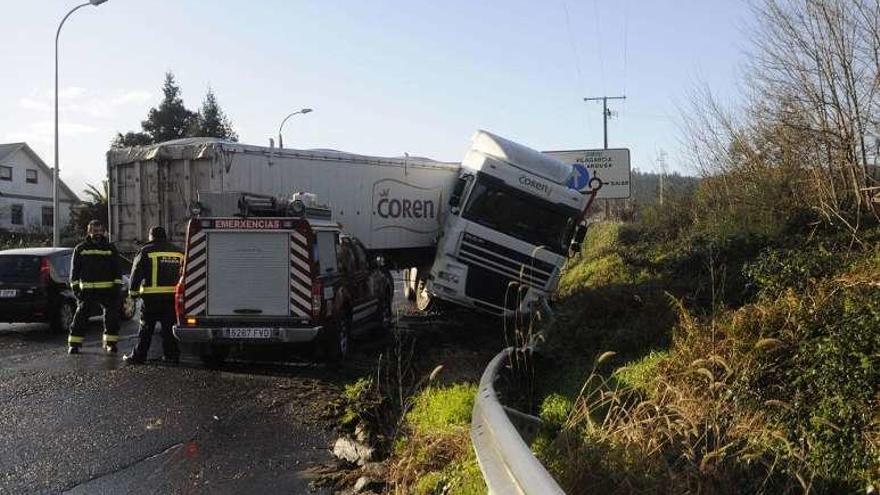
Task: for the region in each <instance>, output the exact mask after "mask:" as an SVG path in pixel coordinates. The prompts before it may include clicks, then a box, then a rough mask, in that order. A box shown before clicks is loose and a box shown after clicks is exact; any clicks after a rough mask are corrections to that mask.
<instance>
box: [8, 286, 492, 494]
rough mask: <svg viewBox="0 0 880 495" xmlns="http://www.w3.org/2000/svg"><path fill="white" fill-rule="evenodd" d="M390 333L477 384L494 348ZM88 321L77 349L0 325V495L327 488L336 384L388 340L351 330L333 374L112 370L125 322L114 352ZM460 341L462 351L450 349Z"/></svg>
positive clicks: (434, 323) (426, 321)
mask: <svg viewBox="0 0 880 495" xmlns="http://www.w3.org/2000/svg"><path fill="white" fill-rule="evenodd" d="M395 278H396V279H397V284H396V285H397V287H396V291H395V294H396V298H395V305H394V306H395V307H394V309H395V313H396V314H397V315H398V316H399V317H400V318H401V319H400V321H399V322H398V326H397V328H398V331H399V332H400V333H398V335H402V334H405V333H408V334H409V335H415V334H417V335H418V340H419V342H420V347H421V349H422V351H420V352H419V353H417V355H418V356H427V357H426V358H424V359H426V360H427V361H429V362H426V363H425V364H424V367H425V368H426V369H427V370H428V371H430V370H431V369H433V368H434V366H436V365H437V364H445V365H450V364H452V363H453V362H454V363H456V364H455V366H447V369H446V371H444V373H443V377H442V378H444V379H446V380H449V381H450V382H452V381H459V380H462V379H473V378H474V377H478V376H479V373H480V372H481V370H482V368H483V367H484V366H485V363H486V362H487V361H488V358H489V357H491V355H492V354H494V353H495V352H497V349H498V348H499V346H500V342H499V341H498V336H497V335H496V332H494V331H492V332H490V333H488V334H487V333H485V332H484V333H480V332H475V331H474V330H473V329H474V328H477V327H479V325H474V324H472V323H466V324H464V323H462V322H460V321H459V322H455V323H453V322H452V321H445V322H444V320H443V318H439V319H438V318H437V317H436V316H435V315H429V316H424V317H419V316H415V317H412V316H402V315H404V313H406V312H407V311H411V310H409V309H408V305H407V303H406V302H404V301H403V300H402V297H401V296H402V290H401V288H402V287H401V281H400V278H399V276H397V277H395ZM100 327H101V324H100V318H93V319H92V322H91V328H90V331H89V332H88V333H87V335H86V342H85V345H84V347H83V350H82V353H81V354H80V355H78V356H68V355H67V353H66V338H67V336H66V335H65V334H53V333H51V332H50V330H49V328H48V326H46V325H8V324H0V494H6V493H10V494H12V493H15V494H19V493H75V494H94V493H97V494H101V493H107V494H120V493H132V494H140V493H146V494H154V493H155V494H160V493H161V494H166V493H172V494H177V493H179V494H191V493H192V494H200V493H211V494H214V493H221V494H222V493H259V492H263V493H272V494H275V493H326V491H320V490H319V491H315V492H310V491H309V482H310V481H311V479H312V476H311V475H310V473H312V472H314V470H310V468H312V467H313V466H315V465H318V464H321V463H326V462H327V461H328V460H329V459H330V458H331V455H330V453H329V448H330V445H331V441H332V440H333V437H332V429H333V418H332V417H330V416H329V413H330V411H332V407H331V403H332V402H333V401H335V400H336V399H337V398H338V397H339V393H340V391H341V390H342V387H343V385H344V384H345V383H350V382H352V381H354V380H355V379H357V378H358V377H359V376H363V375H366V374H370V373H372V372H374V367H375V365H376V362H377V358H378V356H380V355H381V354H382V353H383V351H385V350H386V346H388V345H391V344H392V343H390V342H389V341H388V340H387V339H388V338H389V337H385V338H383V339H376V338H374V337H372V336H370V337H365V336H361V338H359V339H358V340H356V341H355V342H354V353H353V356H351V358H350V359H349V360H348V362H347V365H346V366H345V367H344V368H342V369H337V368H333V367H327V366H325V365H323V364H320V363H316V362H315V361H314V359H313V357H312V354H311V352H310V349H309V348H307V347H306V348H303V349H301V351H302V352H298V353H296V354H293V355H291V354H282V355H279V354H278V353H277V352H276V353H270V352H269V351H249V352H248V353H243V352H237V353H236V352H234V353H233V354H232V355H231V356H230V360H229V362H227V363H226V364H224V365H223V366H222V368H220V369H219V370H211V369H207V368H205V367H204V366H203V365H202V364H201V362H200V361H199V360H198V358H196V357H195V356H191V355H187V354H184V355H183V356H182V357H181V358H182V359H181V365H180V366H176V367H175V366H169V365H165V364H164V363H162V362H161V361H160V360H159V358H160V356H161V337H160V336H159V335H158V332H157V335H156V336H155V337H154V339H153V343H152V349H151V352H150V361H149V362H148V364H147V365H144V366H125V365H123V362H122V359H121V356H122V353H123V352H129V351H130V350H131V348H132V347H133V345H134V343H135V339H136V334H137V321H136V319H135V320H132V321H129V322H125V323H124V324H123V327H122V331H121V333H120V335H121V340H120V353H119V354H118V355H108V354H105V353H104V352H103V351H102V349H101V347H100V346H101V328H100ZM463 344H464V348H463V347H462V346H463Z"/></svg>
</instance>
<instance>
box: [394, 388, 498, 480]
mask: <svg viewBox="0 0 880 495" xmlns="http://www.w3.org/2000/svg"><path fill="white" fill-rule="evenodd" d="M476 394H477V386H476V385H475V384H467V383H459V384H454V385H451V386H447V387H428V388H426V389H425V390H423V391H422V392H421V393H419V394H418V395H417V396H416V398H415V401H414V403H413V407H412V409H411V410H410V411H409V413H407V414H406V418H405V421H406V429H407V432H408V433H407V436H406V437H405V438H402V439H401V440H400V441H398V442H397V445H396V446H395V464H394V466H392V468H391V476H390V478H391V482H392V484H393V486H394V487H395V490H396V491H397V492H398V493H417V494H425V495H440V494H449V495H472V494H482V493H486V485H485V483H484V482H483V477H482V474H481V472H480V469H479V465H478V464H477V459H476V455H475V454H474V451H473V448H472V447H471V442H470V437H469V429H470V428H469V427H470V422H471V412H472V410H473V406H474V399H475V397H476Z"/></svg>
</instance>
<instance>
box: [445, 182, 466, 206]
mask: <svg viewBox="0 0 880 495" xmlns="http://www.w3.org/2000/svg"><path fill="white" fill-rule="evenodd" d="M469 178H470V176H469V175H466V176H463V177H459V178H458V182H456V183H455V188H453V189H452V196H450V197H449V206H450V207H452V208H458V206H459V205H460V204H461V197H462V196H463V195H464V188H465V187H467V183H468V180H469Z"/></svg>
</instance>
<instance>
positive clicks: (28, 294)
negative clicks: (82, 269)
mask: <svg viewBox="0 0 880 495" xmlns="http://www.w3.org/2000/svg"><path fill="white" fill-rule="evenodd" d="M72 255H73V249H71V248H49V247H45V248H23V249H8V250H5V251H0V322H5V323H48V324H49V325H50V326H51V328H52V330H53V331H57V332H64V331H67V330H68V328H69V327H70V323H71V321H72V320H73V314H74V312H75V311H76V299H74V297H73V291H72V290H70V285H69V284H68V279H69V274H70V258H71V256H72ZM119 264H120V269H123V270H124V269H126V268H127V267H128V266H129V263H128V261H127V260H126V259H125V258H121V257H120V263H119ZM121 275H123V287H122V290H123V293H122V294H121V298H120V300H121V308H120V316H121V318H122V319H123V320H130V319H131V318H133V317H134V312H135V304H134V301H133V300H132V299H131V297H129V296H128V275H127V274H121Z"/></svg>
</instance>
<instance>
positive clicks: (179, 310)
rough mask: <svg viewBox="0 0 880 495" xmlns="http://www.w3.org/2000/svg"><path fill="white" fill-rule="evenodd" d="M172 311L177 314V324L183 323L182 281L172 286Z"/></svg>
mask: <svg viewBox="0 0 880 495" xmlns="http://www.w3.org/2000/svg"><path fill="white" fill-rule="evenodd" d="M174 313H175V314H177V324H178V325H183V323H184V321H183V316H184V315H183V313H184V307H183V281H181V282H180V283H178V284H177V286H176V287H175V288H174Z"/></svg>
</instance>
